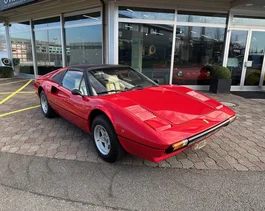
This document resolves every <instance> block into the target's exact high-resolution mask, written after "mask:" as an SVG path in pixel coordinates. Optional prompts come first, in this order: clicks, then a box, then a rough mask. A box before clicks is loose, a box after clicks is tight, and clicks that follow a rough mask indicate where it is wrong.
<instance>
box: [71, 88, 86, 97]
mask: <svg viewBox="0 0 265 211" xmlns="http://www.w3.org/2000/svg"><path fill="white" fill-rule="evenodd" d="M71 93H72V94H73V95H80V96H83V95H82V93H81V92H80V90H78V89H73V90H72V92H71Z"/></svg>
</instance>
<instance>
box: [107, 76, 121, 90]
mask: <svg viewBox="0 0 265 211" xmlns="http://www.w3.org/2000/svg"><path fill="white" fill-rule="evenodd" d="M106 80H107V83H106V89H107V91H112V90H116V91H120V90H124V89H125V86H124V85H123V84H122V83H121V82H120V79H119V78H118V77H117V76H116V75H108V77H107V78H106Z"/></svg>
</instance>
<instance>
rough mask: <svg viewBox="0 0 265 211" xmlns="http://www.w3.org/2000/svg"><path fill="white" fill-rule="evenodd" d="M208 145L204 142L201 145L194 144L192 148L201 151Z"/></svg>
mask: <svg viewBox="0 0 265 211" xmlns="http://www.w3.org/2000/svg"><path fill="white" fill-rule="evenodd" d="M206 144H207V141H206V140H203V141H200V142H199V143H196V144H194V145H193V147H192V148H193V149H194V150H199V149H201V148H203V147H205V145H206Z"/></svg>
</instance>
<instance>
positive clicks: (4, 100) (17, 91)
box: [0, 79, 33, 105]
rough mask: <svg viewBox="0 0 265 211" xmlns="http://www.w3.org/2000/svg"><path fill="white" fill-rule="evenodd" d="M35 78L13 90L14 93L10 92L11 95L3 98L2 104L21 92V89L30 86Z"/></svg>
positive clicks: (0, 103)
mask: <svg viewBox="0 0 265 211" xmlns="http://www.w3.org/2000/svg"><path fill="white" fill-rule="evenodd" d="M32 81H33V80H32V79H31V80H29V81H28V82H27V83H26V84H25V85H23V86H22V87H20V88H19V89H18V90H16V91H15V92H13V93H12V94H10V95H9V96H7V97H6V98H5V99H3V100H2V101H1V102H0V105H2V104H3V103H5V102H6V101H8V100H9V99H10V98H11V97H13V96H14V95H16V94H17V93H19V92H20V91H22V90H23V89H24V88H25V87H26V86H28V85H29V84H30V83H31V82H32Z"/></svg>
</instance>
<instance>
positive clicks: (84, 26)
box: [0, 0, 265, 91]
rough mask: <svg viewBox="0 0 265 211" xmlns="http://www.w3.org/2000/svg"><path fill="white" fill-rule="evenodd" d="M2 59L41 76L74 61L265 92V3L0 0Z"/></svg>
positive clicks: (199, 84)
mask: <svg viewBox="0 0 265 211" xmlns="http://www.w3.org/2000/svg"><path fill="white" fill-rule="evenodd" d="M0 10H1V11H0V20H1V26H0V57H1V58H9V59H10V60H11V61H14V60H13V59H19V64H18V63H16V64H15V63H14V64H13V65H14V69H15V72H16V74H17V75H21V76H24V77H36V76H38V75H43V74H45V73H48V72H50V71H52V70H54V69H58V68H61V67H65V66H68V65H74V64H81V63H82V64H101V63H108V64H125V65H130V66H131V67H133V68H134V69H136V70H138V71H140V72H142V73H143V74H145V75H147V76H148V77H150V78H153V79H159V81H160V83H162V84H168V83H169V84H181V85H187V86H189V87H192V88H195V89H201V90H204V89H205V90H206V89H208V88H209V83H210V82H209V81H210V80H209V79H210V75H209V72H207V71H205V68H204V67H205V66H206V65H222V66H226V67H228V68H229V69H230V71H231V75H232V88H231V89H232V90H234V91H238V90H242V91H243V90H244V91H259V90H262V89H264V87H265V80H264V79H265V61H264V53H265V1H264V0H186V1H180V0H164V1H158V0H132V1H129V0H128V1H125V0H1V2H0Z"/></svg>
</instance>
